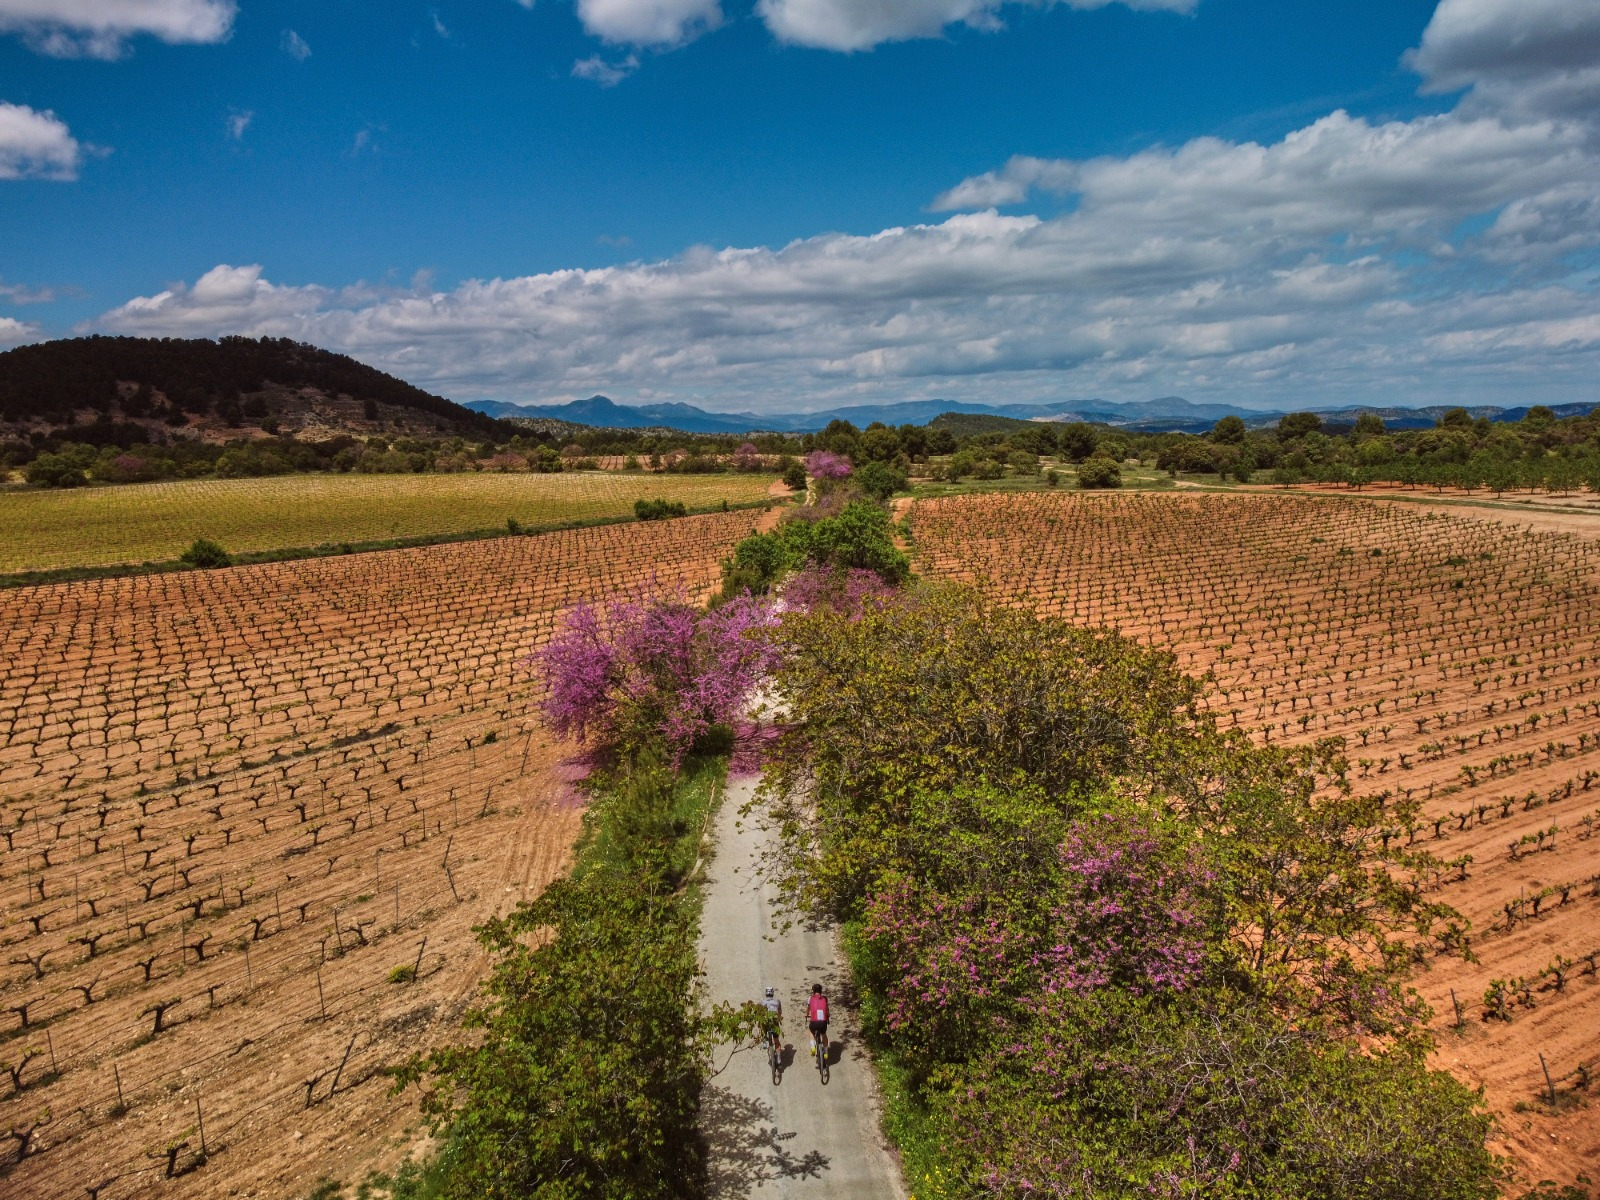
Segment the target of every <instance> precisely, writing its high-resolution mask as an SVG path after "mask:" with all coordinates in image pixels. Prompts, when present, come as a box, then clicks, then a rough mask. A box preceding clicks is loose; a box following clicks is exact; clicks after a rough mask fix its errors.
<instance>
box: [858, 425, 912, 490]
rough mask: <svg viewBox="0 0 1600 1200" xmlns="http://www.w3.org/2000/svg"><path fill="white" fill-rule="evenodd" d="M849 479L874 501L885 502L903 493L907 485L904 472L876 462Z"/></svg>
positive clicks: (862, 468)
mask: <svg viewBox="0 0 1600 1200" xmlns="http://www.w3.org/2000/svg"><path fill="white" fill-rule="evenodd" d="M869 432H872V431H869ZM851 478H852V482H854V483H855V485H856V486H857V487H859V488H860V489H861V490H862V491H863V492H864V493H866V494H867V495H868V496H871V497H872V498H873V499H874V500H887V499H888V498H889V497H890V496H892V495H894V494H895V493H896V492H903V491H905V490H906V485H907V480H906V473H905V472H904V471H902V470H900V469H899V468H898V467H894V466H890V465H889V464H888V463H885V462H881V461H878V460H873V461H871V462H869V463H867V464H866V466H864V467H861V468H859V469H858V470H857V471H856V473H855V474H854V475H853V476H852V477H851Z"/></svg>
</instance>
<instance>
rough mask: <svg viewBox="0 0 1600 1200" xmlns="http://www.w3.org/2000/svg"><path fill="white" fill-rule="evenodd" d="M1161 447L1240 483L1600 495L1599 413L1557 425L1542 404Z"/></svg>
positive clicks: (1231, 433) (1309, 423) (1289, 423)
mask: <svg viewBox="0 0 1600 1200" xmlns="http://www.w3.org/2000/svg"><path fill="white" fill-rule="evenodd" d="M1156 442H1157V444H1156V447H1155V464H1156V466H1158V467H1161V468H1163V469H1166V470H1169V471H1173V472H1196V473H1202V474H1203V473H1215V474H1218V475H1221V476H1224V477H1231V478H1234V479H1238V480H1241V481H1249V480H1252V479H1255V480H1259V479H1260V478H1261V476H1260V475H1259V474H1258V473H1259V472H1262V471H1268V472H1270V475H1268V476H1267V478H1268V479H1270V480H1271V481H1272V482H1275V483H1304V482H1325V483H1345V484H1349V485H1351V486H1355V487H1360V486H1363V485H1365V484H1369V483H1377V482H1395V483H1404V484H1410V485H1417V484H1428V485H1433V486H1438V487H1465V488H1469V489H1471V488H1477V487H1488V488H1490V489H1492V490H1494V491H1496V492H1501V491H1506V490H1509V489H1512V488H1522V487H1527V488H1545V489H1547V490H1550V491H1570V490H1572V489H1574V488H1576V487H1579V486H1587V487H1589V488H1590V489H1591V490H1594V491H1600V415H1597V414H1590V415H1587V416H1581V417H1565V418H1558V417H1557V416H1556V415H1555V413H1553V412H1552V411H1551V410H1550V409H1548V408H1545V407H1543V406H1535V407H1533V408H1531V409H1529V410H1528V415H1527V416H1526V417H1524V418H1523V419H1522V420H1520V421H1513V422H1490V421H1488V420H1486V419H1484V418H1481V417H1480V418H1478V419H1476V420H1475V419H1473V417H1472V416H1471V415H1470V414H1468V413H1467V411H1466V410H1465V409H1461V408H1455V409H1451V410H1450V411H1448V412H1446V413H1445V414H1444V415H1443V416H1442V417H1441V418H1440V419H1439V421H1438V423H1437V424H1436V425H1435V426H1434V428H1432V429H1417V430H1404V431H1400V432H1391V431H1389V430H1387V429H1385V428H1384V425H1383V422H1382V420H1380V419H1379V418H1378V417H1377V416H1375V415H1373V414H1370V413H1369V414H1363V415H1362V416H1361V417H1360V418H1359V419H1358V420H1357V421H1356V423H1355V424H1354V426H1345V427H1343V428H1327V427H1324V426H1323V424H1322V421H1321V419H1320V418H1319V417H1318V416H1317V415H1316V414H1315V413H1292V414H1290V415H1289V416H1287V417H1285V418H1283V420H1282V421H1281V422H1279V424H1278V427H1277V429H1276V430H1274V431H1268V432H1259V433H1258V432H1254V431H1247V430H1246V429H1245V427H1244V424H1243V422H1241V421H1239V420H1238V418H1236V417H1227V418H1224V419H1223V420H1222V421H1219V422H1218V423H1217V426H1216V428H1215V429H1213V430H1212V431H1211V432H1210V433H1209V434H1207V435H1205V436H1203V437H1191V436H1186V435H1182V434H1165V435H1160V436H1159V437H1158V438H1157V439H1156Z"/></svg>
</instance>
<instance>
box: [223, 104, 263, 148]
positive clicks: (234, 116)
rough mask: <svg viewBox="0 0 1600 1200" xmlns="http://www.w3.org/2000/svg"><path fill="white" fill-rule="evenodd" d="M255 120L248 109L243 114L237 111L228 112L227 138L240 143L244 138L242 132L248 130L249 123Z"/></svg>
mask: <svg viewBox="0 0 1600 1200" xmlns="http://www.w3.org/2000/svg"><path fill="white" fill-rule="evenodd" d="M255 119H256V114H255V113H254V112H252V111H251V110H250V109H248V108H247V109H245V110H244V111H243V112H240V111H238V110H235V111H233V112H230V113H229V114H228V136H229V137H231V138H232V139H233V140H234V141H236V142H237V141H240V140H241V139H242V138H243V137H244V131H245V130H246V129H249V128H250V122H251V121H254V120H255Z"/></svg>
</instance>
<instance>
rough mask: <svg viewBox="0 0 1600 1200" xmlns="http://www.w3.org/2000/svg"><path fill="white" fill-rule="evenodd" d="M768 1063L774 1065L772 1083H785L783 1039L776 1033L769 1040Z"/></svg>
mask: <svg viewBox="0 0 1600 1200" xmlns="http://www.w3.org/2000/svg"><path fill="white" fill-rule="evenodd" d="M767 1061H768V1062H769V1063H770V1064H771V1065H772V1082H773V1084H774V1085H776V1084H779V1083H782V1082H783V1038H781V1037H779V1036H778V1035H777V1034H776V1033H774V1034H772V1035H771V1036H770V1037H768V1038H767Z"/></svg>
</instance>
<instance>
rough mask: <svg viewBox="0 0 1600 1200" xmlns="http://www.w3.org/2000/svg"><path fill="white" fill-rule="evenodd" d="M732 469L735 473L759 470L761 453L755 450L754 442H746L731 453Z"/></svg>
mask: <svg viewBox="0 0 1600 1200" xmlns="http://www.w3.org/2000/svg"><path fill="white" fill-rule="evenodd" d="M733 469H734V470H735V471H759V470H760V469H761V451H759V450H757V449H756V446H755V443H754V442H746V443H744V445H742V446H740V447H739V448H738V449H737V450H735V451H734V452H733Z"/></svg>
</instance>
